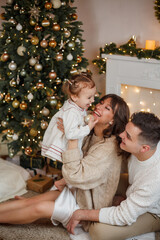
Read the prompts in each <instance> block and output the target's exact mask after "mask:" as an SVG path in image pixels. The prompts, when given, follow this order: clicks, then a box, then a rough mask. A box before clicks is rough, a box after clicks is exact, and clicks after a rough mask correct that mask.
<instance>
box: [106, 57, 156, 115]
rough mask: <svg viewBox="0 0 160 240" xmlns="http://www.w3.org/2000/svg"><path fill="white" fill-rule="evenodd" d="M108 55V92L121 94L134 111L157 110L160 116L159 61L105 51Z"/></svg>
mask: <svg viewBox="0 0 160 240" xmlns="http://www.w3.org/2000/svg"><path fill="white" fill-rule="evenodd" d="M102 57H103V58H105V59H106V93H115V94H118V95H120V96H122V97H123V98H124V99H125V100H126V102H127V103H128V105H129V107H130V110H131V113H132V112H135V111H148V112H154V113H155V114H156V115H157V116H159V117H160V61H159V60H154V59H138V58H137V57H129V56H120V55H107V54H102Z"/></svg>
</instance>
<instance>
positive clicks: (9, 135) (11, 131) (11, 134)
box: [6, 129, 14, 140]
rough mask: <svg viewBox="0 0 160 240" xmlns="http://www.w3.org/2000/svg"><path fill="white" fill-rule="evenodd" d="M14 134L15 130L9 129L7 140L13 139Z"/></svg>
mask: <svg viewBox="0 0 160 240" xmlns="http://www.w3.org/2000/svg"><path fill="white" fill-rule="evenodd" d="M13 134H14V132H13V130H10V129H8V132H7V136H6V137H7V140H12V138H13Z"/></svg>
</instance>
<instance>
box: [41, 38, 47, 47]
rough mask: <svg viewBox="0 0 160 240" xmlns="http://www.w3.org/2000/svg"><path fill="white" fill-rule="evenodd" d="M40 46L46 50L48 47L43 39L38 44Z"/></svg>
mask: <svg viewBox="0 0 160 240" xmlns="http://www.w3.org/2000/svg"><path fill="white" fill-rule="evenodd" d="M40 45H41V47H43V48H46V47H47V46H48V42H47V41H46V40H45V39H43V40H42V41H41V42H40Z"/></svg>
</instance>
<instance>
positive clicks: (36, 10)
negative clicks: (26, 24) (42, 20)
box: [28, 5, 40, 22]
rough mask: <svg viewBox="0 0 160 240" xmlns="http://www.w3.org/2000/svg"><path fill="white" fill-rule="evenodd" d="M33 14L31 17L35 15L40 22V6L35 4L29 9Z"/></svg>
mask: <svg viewBox="0 0 160 240" xmlns="http://www.w3.org/2000/svg"><path fill="white" fill-rule="evenodd" d="M28 12H29V13H30V14H31V15H30V17H34V18H35V19H36V21H37V22H38V20H39V14H40V8H39V7H36V6H35V5H34V6H33V7H32V8H30V11H28Z"/></svg>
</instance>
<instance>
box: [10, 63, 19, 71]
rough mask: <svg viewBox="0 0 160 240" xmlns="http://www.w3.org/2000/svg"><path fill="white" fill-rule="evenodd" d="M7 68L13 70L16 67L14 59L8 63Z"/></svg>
mask: <svg viewBox="0 0 160 240" xmlns="http://www.w3.org/2000/svg"><path fill="white" fill-rule="evenodd" d="M8 68H9V70H11V71H14V70H16V68H17V64H16V63H15V62H14V61H11V62H10V63H9V65H8Z"/></svg>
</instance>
